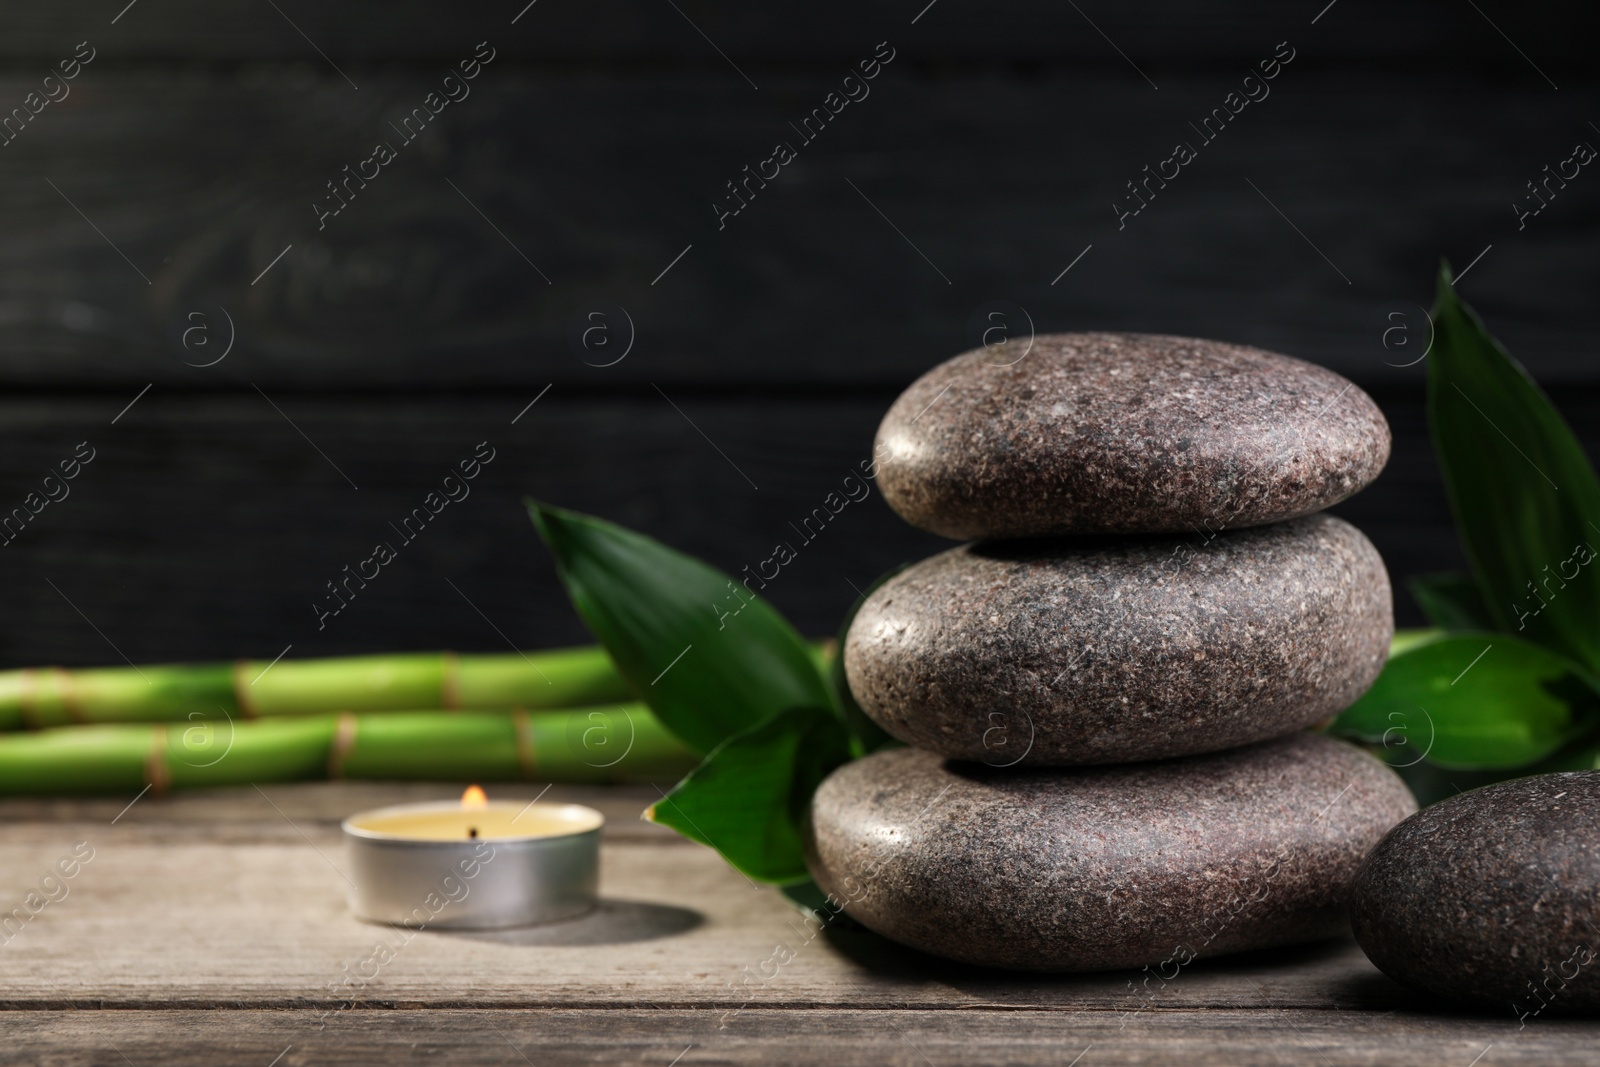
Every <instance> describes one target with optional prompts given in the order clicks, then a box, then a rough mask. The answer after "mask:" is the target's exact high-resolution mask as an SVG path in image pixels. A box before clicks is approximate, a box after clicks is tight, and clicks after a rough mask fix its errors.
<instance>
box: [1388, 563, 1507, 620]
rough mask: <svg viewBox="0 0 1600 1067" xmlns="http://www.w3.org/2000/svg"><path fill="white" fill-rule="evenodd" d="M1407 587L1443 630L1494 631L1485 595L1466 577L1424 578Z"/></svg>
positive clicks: (1419, 578) (1414, 579) (1410, 581)
mask: <svg viewBox="0 0 1600 1067" xmlns="http://www.w3.org/2000/svg"><path fill="white" fill-rule="evenodd" d="M1406 585H1407V586H1408V587H1409V588H1410V589H1411V595H1412V597H1413V598H1414V599H1415V600H1416V602H1417V605H1418V606H1419V607H1421V608H1422V613H1423V614H1424V615H1426V616H1427V617H1428V621H1429V622H1431V623H1433V625H1435V626H1437V627H1439V628H1440V629H1442V630H1493V629H1494V628H1495V625H1494V619H1493V618H1492V617H1491V616H1490V614H1489V607H1488V605H1487V604H1485V603H1484V602H1483V594H1482V593H1480V592H1478V587H1477V585H1476V584H1475V583H1474V582H1473V581H1472V579H1471V578H1469V577H1467V576H1466V575H1465V574H1424V575H1421V576H1419V577H1416V578H1412V579H1411V580H1409V581H1408V582H1406Z"/></svg>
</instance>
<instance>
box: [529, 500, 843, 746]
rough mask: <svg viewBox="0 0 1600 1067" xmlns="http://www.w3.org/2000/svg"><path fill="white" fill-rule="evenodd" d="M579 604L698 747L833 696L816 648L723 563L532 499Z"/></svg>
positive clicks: (638, 682)
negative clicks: (730, 574) (725, 571)
mask: <svg viewBox="0 0 1600 1067" xmlns="http://www.w3.org/2000/svg"><path fill="white" fill-rule="evenodd" d="M528 512H529V514H530V515H531V516H532V518H533V524H534V526H535V527H536V528H537V529H538V531H539V535H540V536H541V537H543V538H544V541H545V544H547V545H549V546H550V549H551V551H552V552H553V553H555V557H556V566H557V570H558V571H559V572H560V575H561V580H562V581H563V582H564V583H565V584H566V587H567V593H568V595H569V596H571V598H572V603H573V605H574V606H575V607H576V608H577V609H578V614H579V615H581V616H582V617H583V620H584V622H586V623H587V624H588V626H589V629H590V630H592V631H594V635H595V637H597V638H598V639H599V640H600V643H601V644H603V645H605V647H606V651H607V652H609V653H610V654H611V658H612V659H614V660H615V661H616V664H617V669H618V670H619V671H621V673H622V676H623V677H624V678H626V679H627V681H628V684H629V685H630V686H632V687H633V689H634V691H635V692H637V693H638V694H639V697H640V699H642V700H644V701H645V702H646V703H647V704H649V705H650V710H652V711H654V712H655V713H656V716H657V717H658V718H659V719H660V720H661V721H662V722H663V723H664V724H665V725H666V727H667V729H669V730H671V731H672V732H673V733H674V734H676V735H677V736H678V737H679V739H681V740H682V741H683V742H684V743H685V744H686V745H688V746H689V747H691V748H693V749H695V750H696V751H697V752H700V753H706V752H710V751H711V750H712V749H714V748H716V746H717V745H719V744H721V743H722V742H723V741H724V740H726V739H727V738H729V737H731V736H733V735H734V734H736V733H739V732H740V731H741V730H746V729H748V728H749V727H750V726H752V725H753V724H755V723H759V722H762V721H764V720H766V719H768V718H769V717H770V716H772V715H773V714H775V713H776V712H779V711H782V710H783V709H785V708H792V707H798V706H802V705H804V706H808V707H818V708H831V707H832V703H831V697H830V694H829V692H828V687H827V684H826V682H825V681H824V679H823V677H822V673H821V672H820V671H819V670H818V668H817V665H816V661H815V659H814V658H813V652H812V650H811V649H810V648H808V647H807V645H806V644H805V642H803V641H802V640H801V639H800V635H799V634H797V633H795V631H794V628H793V627H791V626H790V625H789V623H788V622H787V621H785V620H784V618H783V616H782V615H780V614H778V612H777V611H776V610H775V609H774V608H773V607H772V606H771V605H769V604H768V603H767V602H766V601H764V600H762V599H761V598H760V597H758V596H756V595H755V594H754V593H751V592H750V591H749V590H748V589H747V588H746V587H745V586H743V585H739V584H737V583H735V582H734V581H733V579H731V578H729V577H728V576H727V575H726V574H723V573H722V572H721V571H718V570H717V569H715V568H714V567H709V566H707V565H706V564H704V563H701V562H700V561H699V560H697V559H694V558H692V557H690V556H686V555H684V554H683V553H681V552H676V551H674V550H672V549H670V548H667V547H666V546H665V545H663V544H661V543H659V542H657V541H654V540H651V539H650V538H648V537H645V536H644V535H643V534H638V533H634V532H633V531H632V530H626V529H623V528H622V527H620V526H616V525H613V524H612V523H609V522H605V521H603V520H601V519H597V518H593V517H591V516H588V515H580V514H578V513H576V512H572V511H564V510H561V509H560V508H553V507H548V506H546V505H543V504H539V503H536V502H532V501H530V502H529V503H528Z"/></svg>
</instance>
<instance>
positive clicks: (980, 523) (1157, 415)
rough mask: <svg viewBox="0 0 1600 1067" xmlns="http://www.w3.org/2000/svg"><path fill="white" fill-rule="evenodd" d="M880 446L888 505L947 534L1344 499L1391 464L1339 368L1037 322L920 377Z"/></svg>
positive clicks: (1253, 520)
mask: <svg viewBox="0 0 1600 1067" xmlns="http://www.w3.org/2000/svg"><path fill="white" fill-rule="evenodd" d="M1030 345H1031V347H1029V346H1030ZM874 455H875V458H876V459H877V462H878V484H879V486H880V488H881V489H882V490H883V496H884V499H885V500H887V501H888V502H889V506H890V507H892V508H894V510H895V511H897V512H899V514H900V516H901V517H902V518H904V519H905V520H906V521H907V522H909V523H911V524H912V525H914V526H920V527H922V528H923V529H924V530H931V531H933V532H934V533H939V534H944V535H945V536H947V537H958V538H963V539H965V538H976V537H1039V536H1050V535H1056V534H1076V533H1139V532H1145V533H1152V532H1174V531H1179V530H1187V529H1190V528H1191V527H1203V526H1208V527H1209V528H1212V529H1216V528H1219V527H1221V526H1228V527H1239V526H1255V525H1259V524H1261V523H1267V522H1277V521H1279V520H1282V519H1288V518H1293V517H1295V516H1297V515H1308V514H1310V513H1311V512H1314V511H1319V510H1321V509H1323V508H1326V507H1328V506H1329V505H1331V504H1336V503H1338V502H1339V501H1341V500H1343V499H1344V498H1346V497H1348V496H1350V495H1351V494H1352V493H1355V492H1356V491H1357V490H1359V489H1361V488H1362V487H1364V486H1365V485H1366V484H1367V483H1368V482H1370V481H1372V479H1374V478H1376V477H1377V476H1378V472H1379V471H1380V470H1382V469H1383V465H1384V463H1385V462H1387V461H1388V458H1389V424H1388V423H1387V422H1385V421H1384V418H1383V414H1382V412H1380V411H1379V410H1378V407H1377V405H1376V404H1374V403H1373V402H1372V399H1371V398H1370V397H1368V396H1367V394H1365V393H1363V392H1362V391H1361V390H1360V389H1357V388H1356V387H1355V386H1354V385H1353V384H1351V383H1350V382H1349V381H1347V380H1346V379H1344V378H1342V377H1340V376H1339V375H1337V374H1335V373H1333V372H1332V371H1329V370H1324V369H1323V368H1321V367H1318V366H1315V365H1313V364H1310V363H1306V362H1303V361H1301V360H1298V359H1291V358H1289V357H1288V356H1280V355H1275V354H1273V353H1271V352H1265V351H1263V350H1261V349H1259V348H1249V347H1246V346H1244V345H1231V344H1224V343H1223V342H1221V341H1197V340H1193V339H1190V338H1186V337H1163V336H1159V335H1154V334H1131V333H1068V334H1046V335H1043V336H1040V337H1037V338H1034V339H1032V341H1031V342H1030V341H1027V340H1023V339H1017V340H1012V341H1008V342H1006V344H1004V345H999V346H996V347H994V348H990V349H980V350H977V351H974V352H968V353H967V354H965V355H961V356H957V357H956V358H955V359H952V360H950V361H948V362H946V363H942V364H940V365H939V366H937V367H935V368H934V369H933V370H931V371H929V372H928V373H927V374H924V375H923V376H922V377H921V378H918V379H917V380H916V381H915V382H913V383H912V385H911V387H910V388H909V389H907V390H906V391H905V392H904V393H902V394H901V396H900V398H899V399H898V400H896V401H895V403H894V406H893V407H891V408H890V409H889V413H888V415H886V416H885V417H884V420H883V424H882V425H881V426H880V427H879V429H878V439H877V443H876V446H875V452H874Z"/></svg>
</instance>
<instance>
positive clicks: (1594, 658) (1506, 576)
mask: <svg viewBox="0 0 1600 1067" xmlns="http://www.w3.org/2000/svg"><path fill="white" fill-rule="evenodd" d="M1433 317H1434V347H1433V353H1432V357H1431V359H1430V360H1429V364H1428V367H1429V369H1428V422H1429V425H1430V427H1431V429H1432V432H1433V441H1434V451H1435V453H1436V454H1437V455H1438V458H1439V465H1440V467H1441V468H1443V471H1444V476H1445V484H1446V486H1447V488H1448V490H1449V494H1450V503H1451V507H1452V509H1453V510H1454V512H1455V516H1456V526H1457V528H1458V529H1459V530H1460V533H1461V539H1462V542H1463V543H1464V545H1465V547H1466V551H1467V556H1468V558H1469V559H1470V560H1471V563H1472V573H1473V577H1474V579H1475V580H1476V582H1477V585H1478V589H1479V591H1480V592H1481V593H1482V598H1483V601H1484V603H1485V604H1486V605H1487V608H1488V611H1489V614H1490V617H1491V618H1492V619H1493V620H1494V622H1495V623H1496V628H1497V629H1500V630H1504V631H1507V632H1509V633H1516V634H1518V635H1519V636H1521V637H1525V638H1527V639H1528V640H1530V641H1535V642H1537V643H1539V644H1541V645H1543V646H1545V647H1546V648H1549V649H1552V650H1554V651H1556V652H1559V653H1561V654H1563V655H1565V656H1567V657H1569V658H1571V659H1573V660H1575V661H1576V662H1577V663H1579V664H1581V665H1582V666H1584V667H1586V668H1587V669H1588V670H1590V671H1591V672H1600V626H1597V625H1595V622H1596V609H1597V607H1600V567H1597V566H1593V565H1592V562H1593V560H1594V559H1595V556H1596V550H1595V549H1594V547H1592V546H1594V545H1600V482H1597V481H1596V479H1595V474H1594V470H1593V468H1591V467H1590V465H1589V461H1588V459H1587V458H1586V457H1585V455H1584V453H1583V449H1582V448H1581V447H1580V446H1579V444H1578V441H1577V438H1575V437H1574V436H1573V434H1572V431H1571V430H1570V429H1569V428H1568V427H1567V424H1566V423H1565V422H1564V421H1562V418H1561V416H1560V415H1559V414H1557V412H1556V410H1555V408H1554V407H1553V406H1552V405H1551V403H1550V400H1549V398H1547V397H1546V396H1545V394H1544V393H1543V391H1541V390H1540V388H1539V387H1538V385H1536V384H1535V383H1534V381H1533V379H1532V378H1530V377H1529V376H1528V373H1527V371H1525V370H1524V369H1523V368H1522V366H1521V364H1519V363H1517V362H1516V360H1514V359H1512V358H1511V356H1510V355H1508V354H1507V353H1506V351H1505V349H1503V348H1502V347H1501V346H1500V344H1499V343H1498V342H1497V341H1495V339H1494V338H1493V337H1491V336H1490V335H1489V333H1488V331H1487V330H1485V329H1484V327H1483V323H1482V322H1481V321H1479V319H1478V317H1477V315H1476V314H1474V313H1473V311H1472V310H1471V309H1470V308H1468V307H1467V306H1466V305H1464V304H1462V303H1461V301H1460V300H1459V299H1458V298H1457V296H1456V293H1455V289H1454V288H1453V287H1452V285H1451V282H1450V273H1449V269H1448V268H1444V269H1441V271H1440V274H1439V296H1438V301H1437V302H1436V303H1435V305H1434V311H1433Z"/></svg>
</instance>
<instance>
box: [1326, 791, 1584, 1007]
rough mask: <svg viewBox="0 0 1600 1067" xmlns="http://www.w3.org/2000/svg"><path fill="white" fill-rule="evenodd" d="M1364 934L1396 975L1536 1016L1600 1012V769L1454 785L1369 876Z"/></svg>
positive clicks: (1358, 895)
mask: <svg viewBox="0 0 1600 1067" xmlns="http://www.w3.org/2000/svg"><path fill="white" fill-rule="evenodd" d="M1350 912H1351V914H1350V919H1351V926H1352V927H1353V929H1354V930H1355V935H1356V940H1357V941H1359V942H1361V947H1362V948H1363V949H1364V950H1366V953H1367V955H1368V956H1369V957H1371V959H1372V962H1373V963H1375V964H1377V966H1378V968H1379V969H1380V970H1382V971H1383V972H1384V973H1385V974H1387V975H1388V976H1389V977H1391V978H1393V979H1395V980H1396V981H1397V982H1401V983H1404V984H1405V985H1409V986H1412V987H1414V988H1416V989H1421V990H1425V991H1427V992H1430V993H1434V994H1437V995H1439V996H1444V997H1449V998H1453V999H1459V1000H1466V1001H1472V1002H1476V1003H1478V1004H1480V1005H1483V1006H1486V1007H1489V1008H1493V1009H1498V1010H1500V1011H1504V1012H1508V1013H1510V1014H1513V1015H1515V1016H1517V1017H1518V1018H1519V1019H1522V1020H1523V1021H1524V1022H1527V1021H1528V1020H1529V1019H1531V1018H1533V1017H1535V1016H1539V1015H1541V1014H1551V1015H1554V1014H1558V1013H1563V1012H1583V1013H1588V1014H1594V1013H1600V771H1572V772H1568V773H1564V774H1541V775H1536V776H1534V777H1532V778H1519V779H1517V780H1516V781H1511V782H1502V783H1500V784H1499V785H1490V786H1484V787H1483V788H1482V789H1474V790H1472V791H1471V792H1469V793H1462V794H1461V795H1460V796H1455V797H1451V798H1450V799H1449V800H1446V801H1443V802H1441V803H1439V804H1435V805H1434V806H1433V807H1431V808H1428V809H1426V810H1424V811H1423V812H1421V813H1420V814H1417V815H1414V816H1412V817H1411V818H1409V819H1407V820H1406V821H1405V822H1403V823H1401V824H1400V825H1399V826H1397V827H1395V828H1394V829H1393V830H1392V831H1390V833H1389V835H1388V836H1387V837H1385V838H1384V839H1383V840H1382V841H1381V842H1380V843H1379V844H1378V847H1377V848H1375V849H1373V850H1372V855H1371V856H1369V857H1368V858H1367V861H1366V863H1365V865H1364V866H1363V867H1362V869H1361V873H1360V874H1359V875H1358V876H1357V879H1356V885H1355V891H1354V893H1353V897H1352V901H1351V909H1350Z"/></svg>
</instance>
